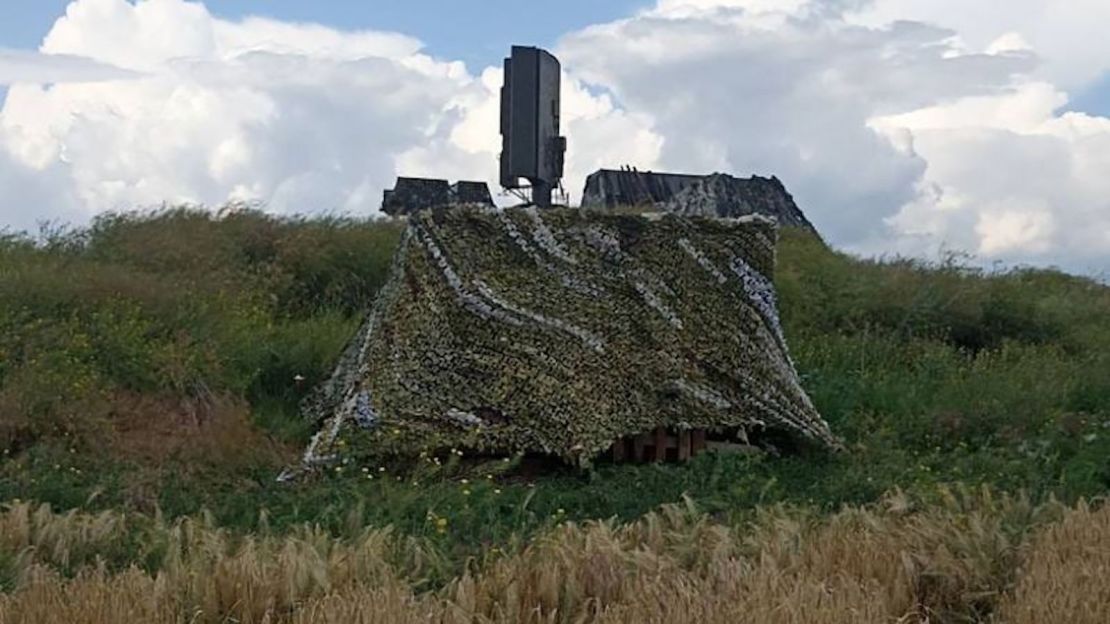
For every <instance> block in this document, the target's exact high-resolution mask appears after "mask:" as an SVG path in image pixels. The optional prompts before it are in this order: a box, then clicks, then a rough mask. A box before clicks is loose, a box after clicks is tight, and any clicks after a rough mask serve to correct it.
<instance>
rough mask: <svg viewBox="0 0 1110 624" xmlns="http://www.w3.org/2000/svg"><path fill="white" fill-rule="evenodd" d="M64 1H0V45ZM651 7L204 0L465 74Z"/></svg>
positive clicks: (232, 12) (570, 1)
mask: <svg viewBox="0 0 1110 624" xmlns="http://www.w3.org/2000/svg"><path fill="white" fill-rule="evenodd" d="M68 4H69V1H68V0H2V2H0V47H7V48H37V47H38V45H39V43H40V41H41V40H42V37H43V36H44V35H45V34H46V33H47V32H48V31H49V30H50V27H51V26H52V25H53V24H54V21H55V20H56V19H57V18H58V17H59V16H61V15H62V14H63V13H64V12H65V8H66V6H67V5H68ZM650 4H652V3H651V2H648V1H646V0H558V1H557V2H538V1H534V0H533V1H526V2H522V1H521V0H477V1H474V0H471V1H464V0H371V1H366V0H359V1H355V0H328V1H326V2H310V1H306V0H264V1H263V0H209V1H208V2H206V3H205V5H206V6H207V7H208V10H209V11H210V12H212V13H214V14H215V15H218V16H221V17H228V18H237V17H242V16H245V15H264V16H267V17H274V18H277V19H281V20H289V21H311V22H316V23H321V24H326V25H329V26H335V27H338V28H343V29H359V28H365V29H372V30H387V31H394V32H400V33H404V34H407V35H411V36H414V37H416V38H418V39H420V40H421V41H423V42H424V43H425V44H426V45H427V49H428V51H429V52H430V53H431V54H433V55H435V56H437V57H440V58H444V59H450V60H462V61H464V62H465V63H466V64H467V67H468V68H469V69H470V70H471V71H472V72H475V71H480V70H481V69H482V68H483V67H485V66H487V65H493V64H497V63H498V62H500V59H501V57H503V56H504V55H505V53H506V51H507V50H508V47H509V45H511V44H513V43H527V44H530V45H541V46H546V45H551V44H553V43H554V42H555V41H556V40H557V39H558V37H559V36H560V35H561V34H563V33H566V32H570V31H573V30H576V29H579V28H582V27H584V26H587V25H589V24H597V23H601V22H607V21H610V20H613V19H617V18H620V17H625V16H628V15H631V14H632V13H634V12H635V11H636V10H637V9H639V8H642V7H644V6H648V5H650Z"/></svg>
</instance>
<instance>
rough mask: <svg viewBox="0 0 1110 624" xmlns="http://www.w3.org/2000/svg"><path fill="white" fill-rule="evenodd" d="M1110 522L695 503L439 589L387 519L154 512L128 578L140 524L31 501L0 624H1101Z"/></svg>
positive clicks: (8, 519)
mask: <svg viewBox="0 0 1110 624" xmlns="http://www.w3.org/2000/svg"><path fill="white" fill-rule="evenodd" d="M1061 516H1063V520H1062V521H1061V520H1059V519H1060V518H1061ZM1106 518H1107V515H1106V514H1105V513H1104V512H1102V511H1097V512H1096V511H1091V509H1090V508H1089V507H1087V506H1085V505H1081V506H1080V507H1078V508H1076V509H1073V510H1070V511H1065V510H1064V509H1063V508H1062V506H1061V505H1059V504H1056V503H1051V502H1050V503H1046V504H1042V505H1034V504H1032V503H1030V501H1029V500H1028V499H1026V498H1023V497H1014V496H1005V495H995V494H992V493H990V492H989V491H986V490H983V491H969V490H963V491H943V492H942V493H941V496H940V498H939V499H938V500H937V501H935V502H934V504H930V505H922V504H921V501H917V500H914V499H912V498H910V497H907V496H906V495H904V494H901V493H895V494H892V495H889V496H887V497H886V498H885V499H884V500H883V501H881V502H880V503H877V504H875V505H870V506H866V507H852V508H845V509H843V510H841V511H840V512H838V513H835V514H832V515H831V516H826V515H824V514H820V513H817V511H816V510H814V509H812V508H791V507H782V506H776V507H767V508H762V509H760V510H759V511H758V513H756V514H755V515H754V516H752V517H751V519H749V520H748V521H746V522H742V523H736V524H727V523H721V522H718V521H716V520H713V519H711V518H710V517H708V516H706V515H705V514H703V513H701V512H699V511H698V510H697V509H695V508H694V507H693V505H692V504H691V503H687V504H685V505H677V506H668V507H665V508H663V509H661V510H660V511H658V512H653V513H651V514H648V515H647V516H645V517H644V518H642V519H641V520H639V521H637V522H634V523H630V524H618V523H615V522H613V521H590V522H587V523H584V524H577V523H565V524H561V525H559V526H557V527H554V528H553V529H551V530H550V531H549V532H547V533H546V534H544V535H542V536H540V537H539V538H537V539H535V540H532V541H531V542H529V543H527V544H522V545H518V546H516V547H511V546H510V547H507V550H505V551H502V550H498V549H490V550H489V551H488V552H487V553H486V554H485V557H484V558H483V559H481V560H476V561H473V562H472V563H470V564H468V565H467V566H466V567H465V568H464V570H463V571H462V572H461V573H460V574H459V575H458V576H456V577H454V578H452V579H450V580H448V581H447V582H446V583H443V584H440V585H438V586H434V587H433V586H430V585H428V583H427V581H428V579H429V578H430V575H431V574H432V573H433V571H434V569H435V568H436V567H437V566H440V565H441V564H442V561H443V557H442V553H440V552H439V551H438V550H437V547H436V545H435V544H433V543H431V542H424V541H420V540H413V539H410V538H405V537H404V536H402V535H399V534H396V533H393V532H391V531H389V530H374V529H366V530H363V531H361V532H359V533H358V534H355V535H352V536H349V537H346V538H335V537H332V536H328V535H325V534H322V533H321V532H320V531H319V529H316V528H313V527H301V528H300V529H298V530H297V531H295V532H293V533H291V534H287V535H283V536H277V535H257V536H252V537H234V536H232V535H230V534H229V533H228V532H226V531H225V530H223V529H220V528H218V527H215V526H213V525H212V524H211V521H210V520H208V519H205V518H195V519H182V520H177V521H174V522H167V521H165V520H163V519H150V518H147V519H143V520H142V521H141V522H142V523H143V524H145V525H146V529H145V533H144V537H143V539H142V540H140V542H139V543H135V544H132V545H131V547H133V548H139V549H140V550H142V551H144V552H147V553H151V554H154V553H156V554H157V555H158V556H157V557H156V558H149V559H148V565H147V566H146V568H142V567H135V566H130V567H124V568H120V569H115V568H113V567H112V566H111V565H109V564H108V563H106V561H107V560H109V559H113V558H116V559H118V557H112V555H111V553H112V551H113V550H114V549H117V548H119V547H120V546H119V545H120V544H121V543H123V542H124V541H126V540H128V539H130V538H129V537H127V536H128V535H131V533H130V532H129V531H128V528H127V525H128V524H129V523H132V522H136V521H137V520H135V519H132V518H123V517H119V516H114V515H110V514H109V515H101V516H97V517H88V516H81V515H73V514H68V515H61V516H57V515H52V514H49V513H48V512H46V511H43V510H41V509H37V510H36V509H34V508H33V507H31V506H30V505H27V504H21V505H13V506H10V507H9V508H8V509H7V510H6V512H5V513H4V514H3V517H2V519H0V539H2V540H3V541H4V544H5V549H4V552H12V551H11V550H9V546H10V545H12V544H18V545H22V549H21V550H17V551H15V552H17V553H18V555H17V556H16V557H15V558H13V559H11V560H10V561H9V562H8V567H9V569H8V575H9V577H10V578H12V579H15V580H14V582H13V585H12V587H11V588H10V590H11V591H10V592H9V593H8V594H7V595H5V596H4V597H2V598H0V621H5V622H48V621H64V620H68V619H72V620H73V621H79V622H117V621H149V622H179V621H190V622H226V621H236V622H409V621H411V622H418V621H419V622H505V623H509V622H691V623H692V622H895V621H904V622H911V621H913V622H919V621H920V622H924V621H930V622H960V621H983V620H985V619H986V618H988V617H990V614H991V613H992V611H994V610H995V608H996V607H997V606H998V605H999V604H1001V605H1002V608H1001V610H1000V611H999V612H998V616H999V617H1001V618H1003V620H1001V621H1044V620H1043V619H1038V616H1037V614H1038V613H1048V612H1049V611H1048V609H1050V608H1051V606H1052V605H1069V606H1070V608H1071V611H1068V613H1076V614H1078V615H1083V614H1087V615H1088V616H1090V617H1095V616H1101V617H1105V616H1106V615H1107V614H1108V610H1110V606H1108V605H1107V603H1106V602H1105V601H1102V602H1099V601H1098V600H1092V599H1091V598H1093V597H1096V598H1097V597H1098V596H1101V593H1099V591H1100V588H1099V587H1096V586H1095V583H1097V580H1096V579H1097V577H1092V576H1090V573H1091V572H1097V571H1099V570H1102V569H1104V568H1105V566H1107V565H1110V531H1107V530H1106V526H1107V525H1108V523H1107V521H1106ZM1030 535H1033V536H1034V537H1033V538H1032V540H1029V539H1027V538H1028V536H1030ZM1046 557H1047V560H1046ZM77 560H81V561H83V562H84V563H83V564H82V565H81V566H76V567H74V566H73V562H75V561H77ZM65 562H68V563H65ZM1076 566H1078V567H1076ZM1069 574H1070V576H1069ZM1072 579H1087V580H1086V583H1087V585H1083V584H1082V582H1081V583H1080V584H1079V586H1073V587H1065V585H1066V584H1067V583H1069V581H1071V580H1072ZM1011 587H1016V589H1013V590H1011V589H1010V588H1011ZM1085 588H1089V589H1090V590H1092V591H1094V592H1095V594H1093V596H1092V594H1089V593H1087V594H1085V593H1082V592H1083V591H1084V589H1085ZM1061 590H1063V591H1061ZM1102 593H1104V592H1102ZM1042 605H1045V606H1042ZM1031 610H1032V611H1031ZM1011 613H1012V614H1020V617H1022V618H1025V619H1012V620H1011V619H1007V618H1011V617H1012V616H1011V615H1010V614H1011ZM1057 613H1059V612H1058V611H1057ZM1067 621H1096V620H1094V619H1090V620H1078V619H1069V620H1067Z"/></svg>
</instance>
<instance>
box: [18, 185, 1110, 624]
mask: <svg viewBox="0 0 1110 624" xmlns="http://www.w3.org/2000/svg"><path fill="white" fill-rule="evenodd" d="M398 231H399V226H398V225H397V224H395V223H390V222H377V221H359V220H350V219H340V218H323V219H300V218H276V217H272V216H267V215H265V214H262V213H259V212H255V211H251V210H246V209H243V208H241V207H238V208H232V209H228V210H225V211H223V212H221V213H218V214H209V213H207V212H203V211H198V210H190V209H173V210H167V211H160V212H156V213H150V214H138V215H136V214H129V215H109V216H105V217H102V218H100V219H98V220H97V221H96V222H95V223H94V224H93V225H92V226H91V227H89V228H85V229H81V230H55V231H50V232H46V233H44V234H43V235H42V236H40V237H38V238H34V239H32V238H28V237H21V236H10V235H5V236H0V500H7V501H15V500H16V499H21V500H24V501H27V500H34V501H37V502H41V503H46V504H48V505H49V507H39V506H31V505H30V504H28V503H15V502H13V503H11V505H10V509H9V511H8V512H6V513H5V514H3V517H0V593H2V594H3V598H0V602H2V605H3V606H2V607H0V621H5V622H6V621H59V620H61V621H64V620H65V619H71V620H73V621H77V622H80V621H91V622H97V621H129V620H130V621H179V620H180V621H190V622H192V621H200V622H205V621H225V620H226V621H258V622H262V621H271V622H277V621H316V620H319V621H344V622H345V621H365V622H374V621H390V622H392V621H442V622H472V621H473V622H483V621H486V622H488V621H492V622H498V621H502V622H509V621H535V622H543V621H554V622H572V621H599V622H615V621H678V622H682V621H710V622H712V621H729V622H731V621H739V622H743V621H770V622H775V621H783V622H787V621H796V622H807V621H833V622H835V621H845V622H848V621H852V622H855V621H865V622H866V621H884V622H891V621H899V620H901V621H926V620H928V621H932V622H938V621H939V622H948V621H953V622H959V621H982V620H984V619H986V618H988V617H995V618H996V619H998V621H1015V622H1025V621H1038V620H1043V619H1044V618H1045V617H1046V615H1051V614H1052V613H1061V614H1074V616H1073V619H1074V620H1075V621H1084V620H1083V618H1088V620H1089V621H1101V620H1099V619H1098V617H1099V616H1101V615H1103V614H1102V612H1101V611H1100V610H1099V608H1098V607H1099V606H1100V605H1098V604H1096V603H1097V601H1095V600H1094V599H1093V597H1096V596H1097V597H1098V600H1105V597H1103V596H1102V594H1099V593H1098V590H1099V588H1097V587H1094V585H1093V581H1090V579H1092V578H1094V576H1093V575H1096V574H1098V573H1100V571H1101V570H1103V569H1104V567H1105V565H1106V563H1105V561H1106V558H1105V553H1106V546H1105V540H1106V536H1105V534H1106V531H1105V530H1104V529H1105V526H1104V525H1105V523H1106V522H1105V517H1106V516H1105V513H1104V512H1103V511H1101V508H1100V507H1098V506H1093V505H1092V506H1087V507H1084V506H1083V505H1080V504H1078V503H1079V501H1081V500H1082V499H1084V498H1086V499H1088V500H1093V499H1098V498H1099V497H1103V496H1105V495H1106V493H1107V491H1110V459H1108V458H1110V288H1107V287H1106V286H1104V285H1099V284H1097V283H1096V282H1094V281H1092V280H1087V279H1084V278H1080V277H1074V276H1069V275H1065V274H1062V273H1059V272H1055V271H1051V270H1007V271H995V272H984V271H980V270H975V269H971V268H968V267H966V266H963V265H961V264H960V263H959V262H958V261H957V260H951V261H946V262H941V263H931V264H930V263H922V262H917V261H909V260H901V259H888V260H882V261H863V260H859V259H855V258H851V257H849V256H846V255H842V254H837V253H835V252H833V251H830V250H829V249H827V248H826V247H825V246H823V245H821V244H820V243H819V242H818V241H815V240H813V239H811V238H809V237H807V236H805V235H804V234H803V233H798V232H789V231H787V232H784V234H783V240H782V241H781V243H780V246H779V262H778V273H777V276H776V284H777V286H778V289H779V294H780V307H781V310H782V314H783V320H784V326H785V330H786V333H787V338H788V341H789V343H790V346H791V352H792V354H793V356H794V359H795V360H796V361H797V364H798V367H799V370H800V372H801V374H802V377H803V383H804V385H805V387H806V389H807V390H808V391H809V393H810V394H811V396H812V397H813V398H814V401H815V403H816V404H817V407H818V409H819V410H820V411H821V412H822V414H823V415H824V416H825V417H826V418H827V419H828V420H829V422H830V423H831V425H832V426H833V428H834V430H835V431H836V432H837V434H838V435H840V436H841V437H842V438H843V439H844V440H845V442H846V444H847V446H848V447H849V452H847V453H841V454H835V455H827V454H824V453H821V452H814V451H812V450H807V449H802V450H800V451H797V450H792V449H789V448H782V449H773V451H772V452H770V453H766V454H762V455H755V456H751V455H747V456H726V455H712V454H707V455H703V456H700V457H698V458H696V460H695V461H692V462H690V463H688V464H685V465H667V466H607V465H603V464H602V465H599V466H598V467H597V468H596V470H594V471H593V472H591V473H590V474H586V475H583V474H578V473H574V472H572V471H550V470H548V471H546V472H542V473H536V472H534V471H529V470H526V469H524V468H521V467H518V466H517V465H516V464H509V465H507V466H504V465H502V464H501V462H500V461H498V462H496V463H495V464H493V465H491V464H490V463H489V461H487V460H485V459H481V458H474V459H472V458H464V459H461V460H460V459H458V458H451V459H450V460H448V461H444V462H443V464H444V466H438V465H435V463H434V462H435V459H436V458H424V459H423V460H421V463H420V467H419V468H416V467H413V466H411V465H409V466H396V465H388V466H378V465H367V466H358V465H343V464H341V465H338V466H335V467H334V468H333V469H332V470H329V471H328V472H327V473H326V474H318V475H315V476H313V477H312V478H310V479H308V480H306V481H305V482H302V483H298V484H295V485H292V486H288V485H278V484H276V483H274V476H275V475H276V474H277V472H278V471H279V470H280V468H281V467H282V466H283V465H284V464H285V462H288V461H292V460H293V459H294V458H295V456H296V454H297V452H298V450H299V449H300V448H301V446H302V444H303V443H304V441H305V439H306V438H307V436H308V435H310V433H311V424H310V423H305V422H304V421H303V420H302V419H300V417H299V416H298V414H297V403H298V401H299V399H300V397H301V396H302V395H303V394H304V393H305V392H307V391H308V389H309V388H311V387H312V385H313V384H314V383H315V382H316V381H317V380H319V379H320V378H321V377H322V376H323V375H325V374H326V373H327V372H328V371H329V369H330V367H331V365H332V363H333V361H334V358H335V357H336V355H337V354H338V353H339V351H340V349H341V348H342V346H343V344H344V343H345V341H346V340H347V339H348V337H349V336H350V335H351V334H352V333H353V332H354V330H355V328H356V327H357V325H358V323H359V320H360V318H359V316H360V314H361V312H360V311H361V310H363V309H364V308H365V307H366V306H367V304H368V303H369V302H370V301H371V300H372V298H373V296H374V293H375V292H376V290H377V288H378V286H379V285H380V284H381V283H382V280H383V279H384V275H385V271H386V270H387V268H388V265H389V262H388V259H389V257H390V256H391V254H392V251H393V247H394V244H395V241H396V239H397V235H398ZM526 466H527V465H526V464H525V467H526ZM961 484H972V485H978V484H987V485H989V486H990V488H991V489H990V490H989V491H991V492H996V493H997V494H996V495H995V496H993V497H987V496H986V495H979V494H977V495H975V496H970V495H966V494H955V495H952V494H950V495H938V494H937V492H938V491H940V492H944V491H949V492H960V491H962V490H961V488H962V487H964V486H963V485H961ZM1020 491H1026V492H1029V497H1030V498H1032V499H1034V500H1051V499H1052V498H1053V497H1056V498H1058V499H1059V500H1061V501H1063V504H1066V505H1072V506H1074V509H1072V510H1071V511H1069V512H1067V514H1066V515H1065V517H1064V519H1063V520H1062V521H1061V522H1059V523H1053V522H1049V521H1050V520H1053V519H1054V518H1056V517H1057V516H1058V515H1059V514H1060V513H1062V511H1061V508H1060V506H1059V505H1056V504H1047V505H1032V504H1030V503H1029V502H1028V501H1027V500H1026V499H1024V498H1022V497H1020V496H1018V495H1016V494H1014V493H1015V492H1020ZM890 492H905V494H902V495H897V496H894V495H890V494H889V493H890ZM1007 493H1009V494H1007ZM682 501H693V502H692V503H690V504H692V505H695V506H696V509H697V510H698V511H697V512H693V511H690V510H689V509H687V508H686V507H681V508H675V507H666V508H665V511H660V509H661V506H666V505H674V504H675V503H681V502H682ZM682 504H683V505H685V503H682ZM52 509H53V510H56V511H51V510H52ZM204 509H207V510H208V511H207V512H202V510H204ZM73 510H77V511H73ZM598 519H608V520H603V521H602V520H598ZM1088 543H1089V544H1092V546H1091V547H1090V548H1087V547H1086V546H1082V544H1088ZM1099 544H1102V546H1099ZM840 564H844V565H843V566H841V565H840ZM1085 597H1092V599H1090V600H1088V599H1086V598H1085ZM1038 601H1041V602H1038ZM1041 603H1043V604H1044V605H1049V606H1046V607H1044V608H1043V609H1041V608H1040V607H1038V606H1037V605H1038V604H1041ZM1085 610H1086V611H1085ZM313 618H316V620H314V619H313ZM406 618H407V620H406ZM514 618H515V619H514ZM761 618H762V619H761ZM1056 619H1060V618H1056ZM1065 619H1066V618H1065ZM1065 619H1062V620H1061V621H1064V620H1065Z"/></svg>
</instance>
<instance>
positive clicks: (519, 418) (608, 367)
mask: <svg viewBox="0 0 1110 624" xmlns="http://www.w3.org/2000/svg"><path fill="white" fill-rule="evenodd" d="M775 236H776V230H775V225H774V223H773V222H772V221H770V220H768V219H764V218H760V217H749V218H745V219H739V220H718V219H703V218H690V217H679V216H675V215H662V214H660V215H651V216H629V215H613V214H596V213H589V212H583V211H579V210H570V209H560V210H547V211H542V212H540V211H536V210H535V209H523V210H520V209H512V210H503V211H502V210H495V209H491V208H485V207H477V206H474V207H456V208H448V209H436V210H427V211H423V212H421V213H418V214H416V215H414V216H413V217H412V218H411V220H410V225H409V227H408V228H407V230H406V232H405V233H404V235H403V236H402V239H401V243H400V247H399V249H398V251H397V254H396V256H395V258H394V266H393V269H392V274H391V277H390V280H389V282H388V284H387V285H386V286H385V287H384V288H383V289H382V292H381V293H380V296H379V297H378V299H377V301H376V303H375V305H374V307H373V309H372V311H371V312H370V314H369V317H368V319H367V321H366V323H365V324H364V326H363V327H362V328H361V330H360V331H359V333H358V335H357V336H356V338H355V339H354V340H353V341H352V343H351V345H350V346H349V347H348V348H347V351H346V353H345V354H344V355H343V357H342V361H341V362H340V363H339V365H338V366H337V368H336V370H335V372H334V374H333V375H332V377H331V378H330V379H329V380H328V381H327V382H326V383H325V384H323V386H322V387H321V388H320V389H319V390H318V391H317V393H316V395H315V396H314V397H312V398H311V400H310V401H309V402H307V403H306V412H307V415H308V416H309V417H311V418H314V419H317V420H319V421H320V422H321V430H320V432H319V433H318V434H317V436H316V437H315V438H314V440H313V442H312V444H311V445H310V446H309V448H308V449H307V451H306V453H305V458H304V463H305V466H306V467H309V466H312V465H316V464H320V463H325V462H329V461H333V460H334V459H336V457H337V455H338V454H341V453H351V454H354V455H367V456H375V457H377V456H390V455H408V454H414V455H415V454H417V453H419V452H421V451H429V452H435V451H437V450H445V449H460V450H469V451H472V452H479V453H489V454H498V455H500V454H505V455H509V454H515V453H519V452H540V453H546V454H552V455H556V456H559V457H561V458H563V459H565V460H566V461H568V462H571V463H574V464H577V465H587V464H588V463H589V462H590V460H591V459H592V458H594V457H596V456H597V455H598V454H599V453H601V452H603V451H605V450H606V449H608V448H609V447H610V445H611V444H612V443H613V441H614V440H616V439H619V438H621V437H623V436H628V435H634V434H638V433H643V432H647V431H651V430H653V429H655V428H656V427H659V426H667V427H673V428H679V429H681V428H704V429H711V430H714V429H716V430H720V429H727V428H741V429H745V430H756V429H762V428H770V429H776V430H781V431H787V432H793V433H796V434H800V435H802V436H805V437H807V438H810V439H813V440H816V441H818V442H820V443H824V444H830V445H835V444H836V441H835V439H834V437H833V436H832V434H831V433H830V431H829V428H828V426H827V425H826V424H825V422H824V421H823V420H822V419H821V417H820V415H818V413H817V412H816V410H815V409H814V407H813V405H812V403H811V402H810V400H809V398H808V397H807V396H806V394H805V392H804V390H803V389H802V388H801V386H800V385H799V382H798V376H797V373H796V372H795V370H794V366H793V363H792V362H791V360H790V356H789V354H788V351H787V347H786V343H785V342H784V340H783V335H782V330H781V328H780V326H779V319H778V313H777V310H776V303H775V291H774V288H773V285H772V282H771V278H772V269H773V264H774V246H775Z"/></svg>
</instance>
